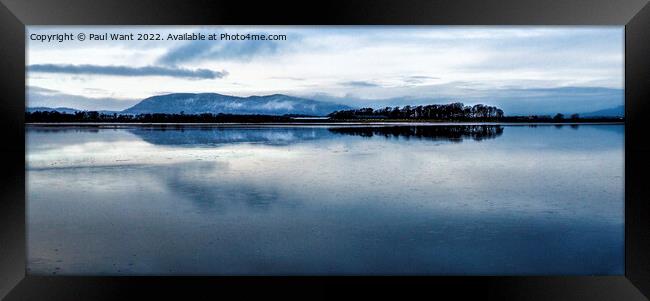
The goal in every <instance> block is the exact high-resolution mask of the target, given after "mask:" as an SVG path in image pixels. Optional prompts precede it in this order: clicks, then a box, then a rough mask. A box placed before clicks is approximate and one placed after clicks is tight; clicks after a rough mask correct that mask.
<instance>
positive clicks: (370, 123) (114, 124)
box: [25, 121, 625, 127]
mask: <svg viewBox="0 0 650 301" xmlns="http://www.w3.org/2000/svg"><path fill="white" fill-rule="evenodd" d="M337 125H341V126H389V125H393V126H462V125H507V126H514V125H522V126H523V125H549V126H550V125H569V126H571V125H625V122H624V121H612V122H426V121H417V122H415V121H414V122H408V121H393V122H377V121H367V122H363V121H361V122H223V123H217V122H185V123H183V122H30V123H25V126H50V127H58V126H88V127H102V126H105V127H119V126H160V127H163V126H182V127H192V126H197V127H199V126H211V127H230V126H337Z"/></svg>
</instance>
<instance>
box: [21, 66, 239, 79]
mask: <svg viewBox="0 0 650 301" xmlns="http://www.w3.org/2000/svg"><path fill="white" fill-rule="evenodd" d="M28 71H29V72H46V73H67V74H96V75H114V76H169V77H181V78H194V79H215V78H222V77H224V76H226V75H228V72H226V71H213V70H208V69H194V70H191V69H185V68H176V67H173V68H172V67H156V66H146V67H128V66H99V65H56V64H37V65H30V66H28Z"/></svg>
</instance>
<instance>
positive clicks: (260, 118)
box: [25, 111, 292, 123]
mask: <svg viewBox="0 0 650 301" xmlns="http://www.w3.org/2000/svg"><path fill="white" fill-rule="evenodd" d="M291 120H292V119H291V117H290V116H271V115H233V114H221V113H220V114H211V113H204V114H164V113H155V114H135V115H133V114H117V113H113V114H106V113H100V112H96V111H77V112H75V113H74V114H67V113H62V112H57V111H35V112H26V113H25V122H136V123H256V122H290V121H291Z"/></svg>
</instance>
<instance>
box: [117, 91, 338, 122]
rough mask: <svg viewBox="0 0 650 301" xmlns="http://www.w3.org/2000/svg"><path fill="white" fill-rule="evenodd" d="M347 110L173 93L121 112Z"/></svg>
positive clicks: (301, 101)
mask: <svg viewBox="0 0 650 301" xmlns="http://www.w3.org/2000/svg"><path fill="white" fill-rule="evenodd" d="M347 109H351V107H349V106H346V105H341V104H335V103H331V102H325V101H316V100H311V99H305V98H299V97H292V96H287V95H282V94H273V95H266V96H249V97H238V96H230V95H223V94H217V93H198V94H195V93H173V94H167V95H159V96H153V97H149V98H146V99H144V100H142V101H141V102H139V103H138V104H136V105H134V106H132V107H130V108H128V109H126V110H124V111H122V113H128V114H143V113H168V114H171V113H176V114H178V113H181V112H183V113H184V114H201V113H213V114H218V113H224V114H261V115H285V114H294V115H310V116H325V115H327V114H329V113H331V112H333V111H337V110H347Z"/></svg>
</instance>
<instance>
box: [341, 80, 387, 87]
mask: <svg viewBox="0 0 650 301" xmlns="http://www.w3.org/2000/svg"><path fill="white" fill-rule="evenodd" d="M341 84H342V85H344V86H348V87H379V85H378V84H375V83H372V82H367V81H349V82H344V83H341Z"/></svg>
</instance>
